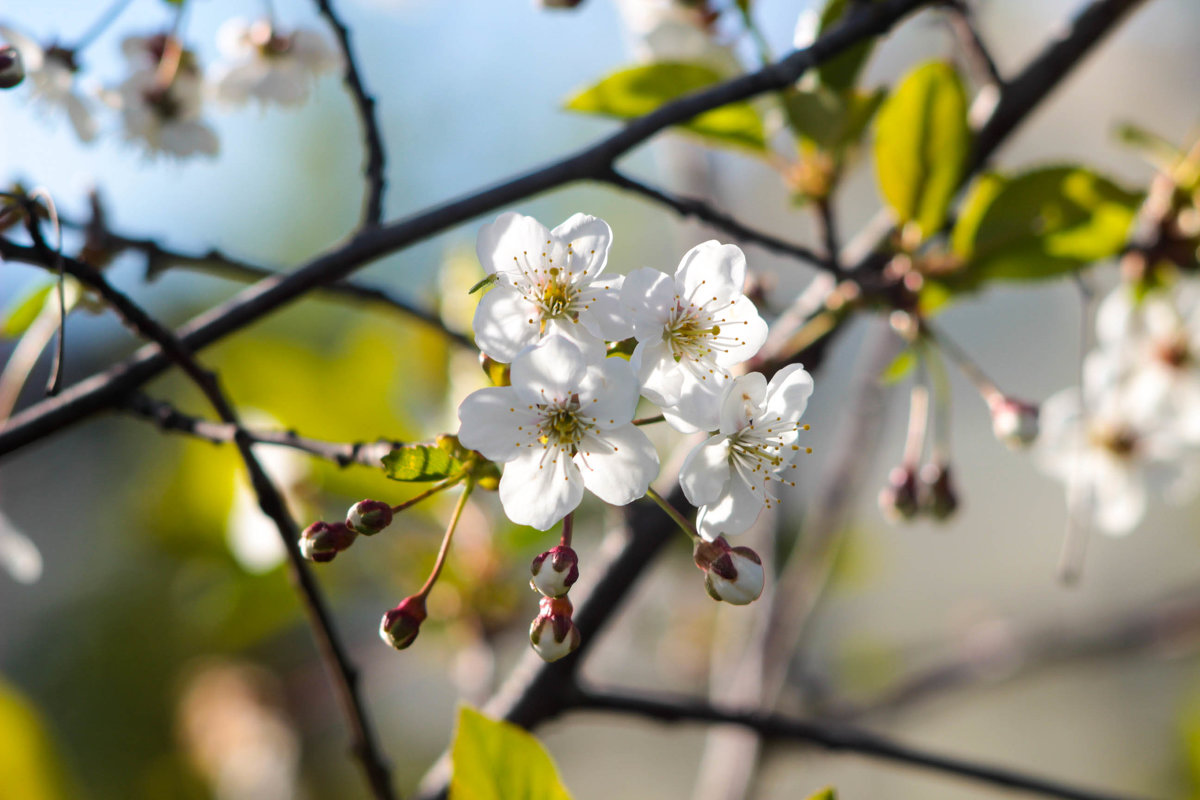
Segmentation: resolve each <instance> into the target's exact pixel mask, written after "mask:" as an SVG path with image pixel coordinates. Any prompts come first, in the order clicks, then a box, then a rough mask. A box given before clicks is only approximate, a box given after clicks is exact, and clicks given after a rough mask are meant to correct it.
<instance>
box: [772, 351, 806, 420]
mask: <svg viewBox="0 0 1200 800" xmlns="http://www.w3.org/2000/svg"><path fill="white" fill-rule="evenodd" d="M812 392H813V379H812V375H810V374H808V372H806V371H805V369H804V367H803V366H801V365H800V364H788V365H787V366H786V367H784V368H783V369H781V370H779V372H776V373H775V375H774V377H772V378H771V382H770V383H769V384H767V393H766V398H765V405H766V416H767V417H768V419H769V420H774V419H776V418H777V417H782V418H783V419H784V420H788V421H791V422H795V421H796V420H798V419H800V416H801V415H802V414H803V413H804V409H806V408H807V407H808V398H809V397H811V396H812Z"/></svg>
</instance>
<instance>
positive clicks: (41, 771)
mask: <svg viewBox="0 0 1200 800" xmlns="http://www.w3.org/2000/svg"><path fill="white" fill-rule="evenodd" d="M0 742H2V743H3V746H0V797H4V798H8V797H11V798H21V800H58V798H66V797H67V796H69V794H70V792H68V791H67V787H66V786H65V781H64V779H63V773H62V767H61V765H60V762H59V760H58V756H57V754H56V753H55V751H54V746H53V743H52V741H51V739H50V735H49V734H48V733H47V731H46V728H45V726H43V725H42V721H41V719H40V718H39V717H38V714H37V711H36V710H35V709H34V707H33V706H32V705H30V703H29V701H28V700H26V699H25V697H23V696H22V695H21V694H19V693H18V692H17V690H16V689H15V688H13V687H12V686H10V685H8V684H6V683H4V682H3V681H0Z"/></svg>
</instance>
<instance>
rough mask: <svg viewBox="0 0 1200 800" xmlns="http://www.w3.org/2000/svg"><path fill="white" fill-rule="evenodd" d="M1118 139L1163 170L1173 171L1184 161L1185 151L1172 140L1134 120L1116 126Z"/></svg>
mask: <svg viewBox="0 0 1200 800" xmlns="http://www.w3.org/2000/svg"><path fill="white" fill-rule="evenodd" d="M1115 133H1116V135H1117V141H1119V142H1121V143H1122V144H1124V145H1128V146H1129V147H1131V148H1132V149H1134V150H1136V151H1137V152H1138V153H1139V154H1141V156H1142V157H1143V158H1145V159H1146V160H1147V161H1148V162H1150V164H1151V165H1152V166H1154V167H1157V168H1158V169H1159V170H1161V171H1163V172H1167V173H1169V172H1171V171H1172V170H1173V169H1175V166H1176V165H1177V164H1179V162H1180V161H1183V153H1182V152H1180V150H1179V148H1178V147H1176V146H1175V145H1174V144H1172V143H1171V142H1169V141H1167V140H1166V139H1164V138H1163V137H1161V136H1159V135H1158V134H1157V133H1152V132H1151V131H1148V130H1146V129H1145V128H1141V127H1138V126H1137V125H1134V124H1133V123H1132V122H1124V123H1122V124H1120V125H1118V126H1117V127H1116V131H1115Z"/></svg>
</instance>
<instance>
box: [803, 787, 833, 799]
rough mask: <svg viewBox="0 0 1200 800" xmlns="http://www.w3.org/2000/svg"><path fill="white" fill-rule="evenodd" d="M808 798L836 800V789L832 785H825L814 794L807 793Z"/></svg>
mask: <svg viewBox="0 0 1200 800" xmlns="http://www.w3.org/2000/svg"><path fill="white" fill-rule="evenodd" d="M808 800H837V790H836V789H834V788H833V787H832V786H826V787H825V788H824V789H822V790H821V791H819V792H817V793H816V794H813V795H809V797H808Z"/></svg>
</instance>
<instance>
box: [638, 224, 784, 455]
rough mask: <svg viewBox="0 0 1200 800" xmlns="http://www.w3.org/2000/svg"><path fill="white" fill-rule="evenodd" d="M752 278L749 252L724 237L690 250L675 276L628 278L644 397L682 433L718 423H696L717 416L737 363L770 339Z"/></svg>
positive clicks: (644, 273)
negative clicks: (750, 294) (749, 287)
mask: <svg viewBox="0 0 1200 800" xmlns="http://www.w3.org/2000/svg"><path fill="white" fill-rule="evenodd" d="M745 280H746V257H745V256H744V255H743V254H742V251H741V250H740V249H738V248H737V247H736V246H734V245H731V244H721V243H719V242H716V241H708V242H704V243H703V244H699V245H697V246H695V247H693V248H692V249H691V250H689V251H688V252H687V254H686V255H684V257H683V260H682V261H680V262H679V267H678V269H676V271H675V276H674V279H672V278H671V277H670V276H668V275H666V274H664V273H662V272H659V271H658V270H655V269H638V270H634V271H633V272H631V273H630V274H629V275H628V276H626V278H625V281H624V284H623V285H622V288H621V303H622V305H624V306H625V309H626V312H627V314H628V315H629V318H630V319H631V320H632V322H633V335H634V336H635V337H636V338H637V340H638V345H637V347H636V348H635V349H634V351H633V356H632V357H631V358H630V364H631V365H632V366H633V369H634V371H635V372H636V373H637V376H638V381H639V383H641V386H642V394H643V395H645V396H646V397H647V398H648V399H649V400H650V401H652V402H654V403H656V404H658V405H659V406H661V407H662V409H663V414H664V416H665V417H666V419H667V421H668V422H669V423H671V425H672V426H673V427H674V428H676V429H677V430H681V431H684V432H686V433H690V432H695V431H697V430H702V429H703V430H711V429H712V428H714V427H716V422H715V420H713V421H711V422H710V423H709V424H703V423H702V424H700V425H696V424H693V423H691V422H689V420H696V419H700V420H705V418H706V417H707V416H714V414H715V410H716V408H717V406H718V398H719V395H720V393H721V389H722V387H723V386H724V384H725V383H726V382H727V381H728V380H729V379H730V377H731V375H730V373H729V367H732V366H734V365H737V364H741V363H742V362H744V361H746V360H747V359H749V358H750V357H752V356H753V355H754V354H755V353H757V352H758V350H759V348H760V347H762V345H763V342H765V341H766V339H767V324H766V323H765V322H763V320H762V318H761V317H760V316H759V315H758V310H757V309H756V308H755V307H754V303H752V302H751V301H750V299H749V298H747V297H746V296H745V295H744V294H742V286H743V284H744V283H745ZM709 410H711V411H709Z"/></svg>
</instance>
